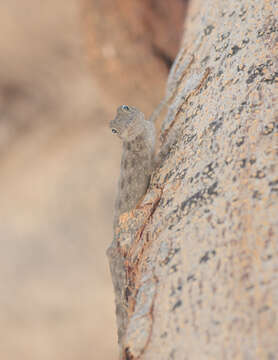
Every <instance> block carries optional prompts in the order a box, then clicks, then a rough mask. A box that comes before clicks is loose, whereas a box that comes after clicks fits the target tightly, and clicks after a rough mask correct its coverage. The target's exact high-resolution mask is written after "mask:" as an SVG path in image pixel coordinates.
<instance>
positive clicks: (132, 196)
mask: <svg viewBox="0 0 278 360" xmlns="http://www.w3.org/2000/svg"><path fill="white" fill-rule="evenodd" d="M110 127H111V128H112V132H113V133H116V134H117V135H118V136H119V137H120V139H121V140H122V141H123V153H122V160H121V171H120V179H119V184H118V193H117V198H116V204H115V221H114V224H117V222H118V218H119V216H120V215H121V214H122V213H124V212H126V211H130V210H132V209H133V208H135V207H136V205H137V204H138V202H139V201H140V200H141V199H142V197H143V196H144V195H145V193H146V191H147V188H148V185H149V181H150V176H151V173H152V171H153V169H154V151H155V127H154V124H153V122H150V121H147V120H146V119H145V117H144V114H143V113H142V112H141V111H139V110H138V109H136V108H135V107H132V106H127V105H122V106H120V107H119V108H118V109H117V115H116V117H115V119H114V120H112V121H111V122H110Z"/></svg>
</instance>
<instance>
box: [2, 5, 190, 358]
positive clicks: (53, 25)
mask: <svg viewBox="0 0 278 360" xmlns="http://www.w3.org/2000/svg"><path fill="white" fill-rule="evenodd" d="M185 7H186V1H182V0H174V1H171V2H169V1H168V0H156V1H155V0H138V1H137V0H134V1H130V0H126V1H123V0H121V1H120V0H116V1H112V0H82V1H80V0H79V1H77V0H60V1H55V0H45V1H37V0H26V1H18V0H9V1H6V2H4V1H2V2H1V3H0V21H1V32H0V201H1V203H0V205H1V206H0V359H5V360H18V359H21V360H25V359H26V360H27V359H28V360H33V359H34V360H35V359H36V360H44V359H47V360H50V359H51V360H56V359H57V360H58V359H59V360H64V359H67V360H76V359H83V360H86V359H100V360H102V359H110V360H113V359H117V339H116V333H117V332H116V320H115V315H114V295H113V289H112V283H111V279H110V274H109V266H108V261H107V258H106V255H105V251H106V249H107V247H108V245H109V244H110V242H111V240H112V222H113V220H112V219H113V202H114V198H115V190H116V184H117V177H118V174H119V164H120V154H121V144H120V143H119V141H118V140H117V139H116V138H115V137H113V136H112V134H111V132H110V130H109V128H108V123H109V121H110V120H111V119H112V118H113V116H114V115H115V110H116V107H117V106H118V105H120V104H122V103H128V104H131V105H135V106H138V107H140V109H142V111H144V112H145V113H146V114H147V115H150V113H151V112H152V110H153V109H154V108H155V106H156V105H157V104H158V103H159V101H160V100H161V99H162V96H163V93H164V87H165V81H166V77H167V73H168V70H169V68H170V66H171V63H172V61H173V59H174V57H175V55H176V52H177V50H178V47H179V42H180V38H181V34H182V30H183V20H184V14H185V10H186V9H185ZM96 354H97V355H96Z"/></svg>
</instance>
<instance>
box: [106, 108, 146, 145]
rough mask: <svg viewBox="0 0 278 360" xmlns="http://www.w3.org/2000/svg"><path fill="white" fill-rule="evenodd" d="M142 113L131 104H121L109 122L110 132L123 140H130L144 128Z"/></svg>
mask: <svg viewBox="0 0 278 360" xmlns="http://www.w3.org/2000/svg"><path fill="white" fill-rule="evenodd" d="M144 120H145V117H144V114H143V113H142V112H141V111H139V110H138V109H136V108H135V107H133V106H127V105H121V106H119V107H118V109H117V115H116V117H115V119H114V120H112V121H111V122H110V128H111V129H112V132H113V133H114V134H116V135H118V136H119V138H120V139H122V140H123V141H132V140H134V139H135V138H136V136H137V135H139V134H141V133H142V131H143V130H144Z"/></svg>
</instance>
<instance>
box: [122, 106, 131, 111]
mask: <svg viewBox="0 0 278 360" xmlns="http://www.w3.org/2000/svg"><path fill="white" fill-rule="evenodd" d="M122 109H123V110H125V111H129V110H130V109H129V107H128V106H127V105H123V106H122Z"/></svg>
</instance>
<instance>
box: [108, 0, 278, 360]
mask: <svg viewBox="0 0 278 360" xmlns="http://www.w3.org/2000/svg"><path fill="white" fill-rule="evenodd" d="M277 9H278V3H277V1H274V0H273V1H262V0H256V1H253V2H249V3H248V2H247V3H246V2H245V1H243V0H237V1H233V2H230V1H227V0H224V1H212V0H209V1H207V2H202V1H194V2H192V4H191V7H190V8H189V10H188V19H187V23H186V31H185V37H184V41H183V45H182V48H181V50H180V54H179V56H178V58H177V63H176V65H175V72H174V73H173V72H172V74H171V77H175V74H177V73H178V72H179V73H180V75H184V77H183V80H182V82H181V83H180V85H179V88H178V89H177V93H176V95H175V99H174V100H173V102H172V104H171V106H170V107H169V113H168V115H167V116H166V118H165V120H164V124H163V127H162V129H163V134H164V136H165V137H167V136H170V134H171V133H172V132H174V133H175V134H178V135H177V139H176V140H177V142H176V144H175V146H174V147H173V148H172V150H171V152H170V153H169V155H168V157H167V158H166V160H165V162H164V164H163V165H162V166H161V167H160V169H158V170H157V171H156V173H155V174H154V175H153V177H152V181H151V184H150V189H149V192H148V193H147V195H146V198H145V202H143V203H142V204H141V206H140V208H139V209H136V210H135V211H132V212H129V213H126V214H124V215H122V217H121V221H120V226H119V228H118V230H117V232H116V234H115V238H114V242H113V244H112V247H113V246H114V256H120V257H121V260H122V265H123V266H122V268H121V269H120V270H119V268H118V270H119V271H120V272H121V277H120V278H121V279H122V281H121V283H120V284H118V286H119V289H121V294H119V293H118V296H117V302H118V305H119V304H120V305H121V306H122V309H124V317H123V319H122V320H123V323H121V322H120V326H121V337H120V349H121V357H122V358H123V359H161V360H164V359H165V360H166V359H190V360H195V359H196V360H202V359H206V360H207V359H221V360H222V359H243V360H249V359H260V360H261V359H268V360H270V359H276V357H277V354H278V342H277V334H278V319H277V310H278V290H277V289H278V276H277V273H278V262H277V256H278V252H277V239H278V216H277V214H278V102H277V95H278V92H277V78H278V59H277V42H278V23H277V18H278V13H277ZM189 59H191V60H192V61H191V60H189ZM190 84H192V85H190ZM168 86H171V81H170V83H169V85H168ZM170 110H171V111H170ZM173 114H174V115H173ZM169 116H171V118H170V119H169ZM115 249H116V250H115ZM115 251H116V252H117V253H116V252H115ZM110 260H111V259H110ZM113 261H114V262H115V259H114V260H113ZM118 261H119V260H118ZM114 276H115V275H114ZM114 281H115V279H114Z"/></svg>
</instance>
